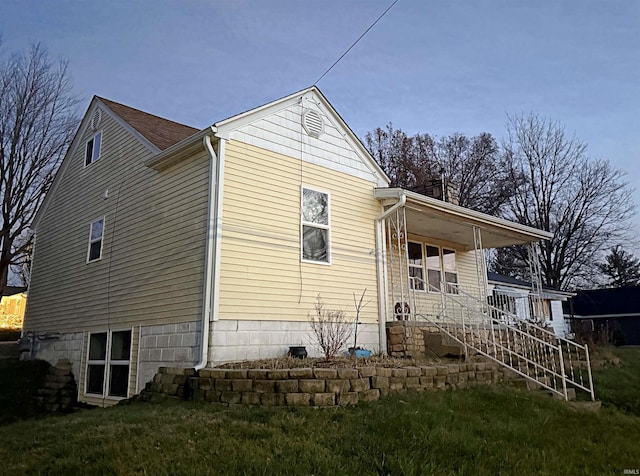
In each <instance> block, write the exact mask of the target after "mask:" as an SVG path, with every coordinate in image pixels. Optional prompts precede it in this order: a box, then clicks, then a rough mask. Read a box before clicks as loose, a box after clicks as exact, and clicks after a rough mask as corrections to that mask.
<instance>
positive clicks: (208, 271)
mask: <svg viewBox="0 0 640 476" xmlns="http://www.w3.org/2000/svg"><path fill="white" fill-rule="evenodd" d="M202 143H203V144H204V147H205V149H206V150H207V152H208V153H209V193H208V199H207V203H208V206H207V241H206V247H205V255H204V256H205V257H204V262H205V270H204V287H203V293H202V294H203V296H202V329H201V336H202V339H201V340H202V344H201V355H200V361H199V362H198V363H197V364H196V365H195V369H196V370H200V369H202V368H204V367H206V366H207V362H208V361H209V322H210V320H211V290H212V286H211V283H212V277H213V269H214V259H215V241H216V240H215V233H214V229H215V217H214V214H215V211H216V210H215V209H216V203H215V200H216V197H217V189H216V181H217V180H216V178H217V175H218V174H217V171H218V169H219V164H218V158H217V157H216V153H215V151H214V150H213V145H212V144H211V136H210V135H206V136H204V138H203V139H202Z"/></svg>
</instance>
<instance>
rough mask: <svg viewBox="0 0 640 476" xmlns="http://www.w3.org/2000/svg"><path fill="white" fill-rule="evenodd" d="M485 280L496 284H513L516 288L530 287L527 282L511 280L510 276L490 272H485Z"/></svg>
mask: <svg viewBox="0 0 640 476" xmlns="http://www.w3.org/2000/svg"><path fill="white" fill-rule="evenodd" d="M487 279H488V280H489V281H495V282H498V283H505V284H515V285H517V286H524V287H527V288H530V287H531V283H529V282H527V281H522V280H521V279H517V278H512V277H511V276H505V275H504V274H498V273H493V272H491V271H487Z"/></svg>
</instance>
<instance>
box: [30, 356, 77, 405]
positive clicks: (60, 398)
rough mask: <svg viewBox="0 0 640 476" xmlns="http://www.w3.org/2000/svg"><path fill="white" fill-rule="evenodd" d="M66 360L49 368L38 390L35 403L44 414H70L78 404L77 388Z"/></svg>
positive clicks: (69, 363) (68, 362) (70, 366)
mask: <svg viewBox="0 0 640 476" xmlns="http://www.w3.org/2000/svg"><path fill="white" fill-rule="evenodd" d="M71 368H72V365H71V362H70V361H69V360H68V359H61V360H59V361H58V363H57V364H56V365H54V366H51V367H49V373H48V374H47V375H46V377H45V382H44V385H43V386H42V387H41V388H39V389H38V396H37V397H36V401H37V402H38V405H39V406H40V407H41V408H42V409H43V410H44V411H46V412H53V413H56V412H63V413H66V412H70V411H72V410H73V408H74V407H75V406H76V405H77V403H78V387H77V385H76V381H75V379H74V377H73V373H72V371H71Z"/></svg>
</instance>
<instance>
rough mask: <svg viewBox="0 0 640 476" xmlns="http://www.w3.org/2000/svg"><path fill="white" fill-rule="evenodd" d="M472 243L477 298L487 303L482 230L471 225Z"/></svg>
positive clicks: (485, 265)
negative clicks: (474, 258)
mask: <svg viewBox="0 0 640 476" xmlns="http://www.w3.org/2000/svg"><path fill="white" fill-rule="evenodd" d="M473 245H474V247H475V255H476V273H477V276H478V290H479V291H478V292H479V293H480V295H479V296H478V299H480V300H481V302H483V303H484V304H485V305H486V304H487V295H488V288H489V283H488V281H487V261H486V258H485V255H484V248H483V247H482V232H481V231H480V228H479V227H477V226H475V225H474V227H473Z"/></svg>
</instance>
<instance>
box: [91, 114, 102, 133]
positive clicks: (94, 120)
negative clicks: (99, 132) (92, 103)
mask: <svg viewBox="0 0 640 476" xmlns="http://www.w3.org/2000/svg"><path fill="white" fill-rule="evenodd" d="M100 119H102V111H101V110H100V109H96V110H95V111H94V113H93V116H91V124H90V126H91V130H94V131H95V130H96V129H97V128H98V127H99V126H100Z"/></svg>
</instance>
